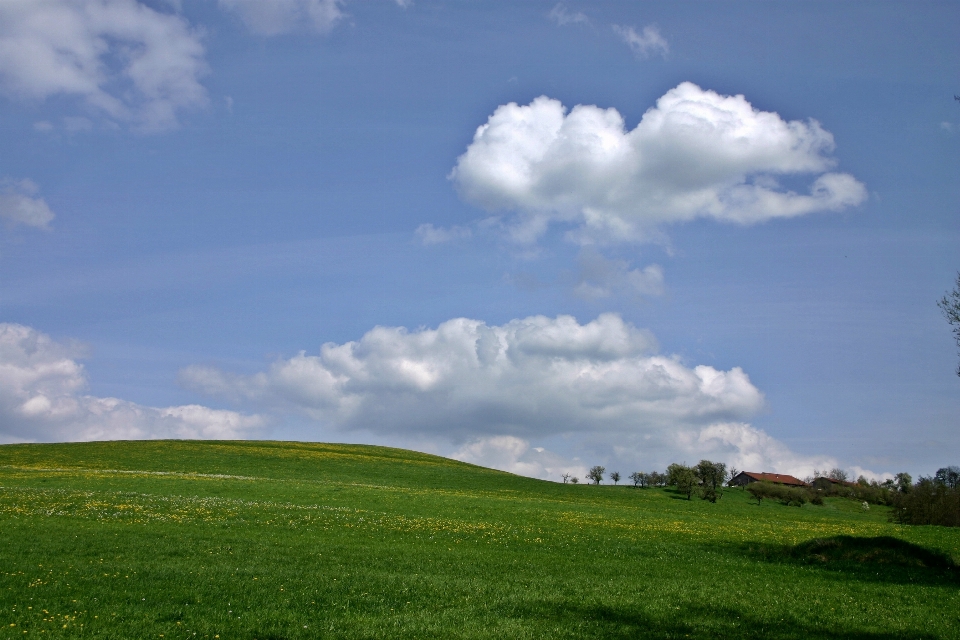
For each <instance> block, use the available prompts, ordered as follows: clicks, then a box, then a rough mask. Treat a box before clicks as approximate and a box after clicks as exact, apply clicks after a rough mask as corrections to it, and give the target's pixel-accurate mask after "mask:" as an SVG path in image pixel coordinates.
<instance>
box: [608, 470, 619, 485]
mask: <svg viewBox="0 0 960 640" xmlns="http://www.w3.org/2000/svg"><path fill="white" fill-rule="evenodd" d="M610 479H611V480H613V484H617V483H618V482H620V472H619V471H611V472H610Z"/></svg>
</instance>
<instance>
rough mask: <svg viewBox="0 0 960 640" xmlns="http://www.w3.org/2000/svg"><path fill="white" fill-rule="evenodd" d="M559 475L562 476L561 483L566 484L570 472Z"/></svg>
mask: <svg viewBox="0 0 960 640" xmlns="http://www.w3.org/2000/svg"><path fill="white" fill-rule="evenodd" d="M560 477H561V478H563V484H567V482H568V481H569V480H570V474H569V473H564V474H563V475H561V476H560Z"/></svg>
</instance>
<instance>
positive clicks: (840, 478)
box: [827, 467, 848, 482]
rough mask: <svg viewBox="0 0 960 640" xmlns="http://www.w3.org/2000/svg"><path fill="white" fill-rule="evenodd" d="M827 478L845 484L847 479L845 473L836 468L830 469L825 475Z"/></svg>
mask: <svg viewBox="0 0 960 640" xmlns="http://www.w3.org/2000/svg"><path fill="white" fill-rule="evenodd" d="M827 477H828V478H830V479H831V480H836V481H837V482H846V481H847V478H848V476H847V472H846V471H844V470H843V469H840V468H838V467H834V468H833V469H830V471H829V472H828V473H827Z"/></svg>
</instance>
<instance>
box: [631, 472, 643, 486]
mask: <svg viewBox="0 0 960 640" xmlns="http://www.w3.org/2000/svg"><path fill="white" fill-rule="evenodd" d="M646 475H647V474H645V473H643V472H642V471H634V472H633V473H631V474H630V475H629V476H628V477H629V478H630V479H631V480H633V486H635V487H642V486H643V485H644V481H645V480H646V479H647V478H646Z"/></svg>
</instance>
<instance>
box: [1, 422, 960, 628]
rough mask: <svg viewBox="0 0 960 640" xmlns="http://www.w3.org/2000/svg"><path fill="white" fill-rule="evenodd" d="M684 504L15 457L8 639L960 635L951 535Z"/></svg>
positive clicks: (367, 478) (374, 454) (340, 466)
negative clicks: (766, 553) (764, 552)
mask: <svg viewBox="0 0 960 640" xmlns="http://www.w3.org/2000/svg"><path fill="white" fill-rule="evenodd" d="M676 497H677V494H675V493H674V492H673V491H672V490H664V489H645V490H641V489H634V488H632V487H624V486H585V485H563V484H558V483H553V482H543V481H539V480H532V479H529V478H523V477H518V476H514V475H511V474H508V473H503V472H500V471H494V470H490V469H484V468H482V467H477V466H474V465H468V464H464V463H460V462H456V461H453V460H448V459H445V458H439V457H436V456H430V455H426V454H421V453H416V452H412V451H403V450H399V449H390V448H386V447H366V446H354V445H332V444H315V443H285V442H181V441H167V442H109V443H83V444H58V445H8V446H0V531H2V533H3V538H2V539H3V544H2V545H0V640H2V639H3V638H6V637H10V638H14V637H16V638H25V637H26V638H29V637H33V636H35V635H42V636H44V637H67V638H118V639H119V638H160V637H164V638H210V639H212V640H217V639H218V638H223V639H224V640H226V639H227V638H249V639H254V638H259V639H264V638H288V639H293V638H304V639H305V638H323V637H330V638H396V637H408V638H491V637H493V638H547V637H549V638H583V637H596V638H604V637H611V638H618V637H623V638H633V637H645V638H676V637H691V638H731V637H749V638H777V639H790V640H793V639H796V640H800V639H801V638H803V639H807V638H831V639H832V638H836V639H839V638H871V639H878V638H908V639H920V638H948V637H958V631H957V630H958V629H960V589H957V584H956V582H955V581H953V580H947V579H945V578H943V577H936V578H935V577H932V576H934V574H936V575H937V576H942V575H945V574H946V573H949V574H951V575H955V574H956V571H955V570H954V569H952V568H951V569H948V568H945V567H946V566H947V565H946V564H945V563H946V562H947V559H951V558H960V531H958V530H956V529H947V528H941V527H905V526H899V525H895V524H891V523H889V522H887V513H886V510H885V509H882V508H875V509H871V510H870V511H868V512H864V511H863V510H862V509H860V506H859V504H855V503H851V502H849V501H846V500H842V499H828V500H827V501H826V505H825V506H823V507H817V506H812V505H804V506H803V507H800V508H795V507H793V508H791V507H785V506H782V505H780V504H778V503H776V502H774V501H764V502H763V504H760V505H757V504H755V501H754V500H752V499H751V498H750V496H749V494H747V493H746V492H744V491H739V490H728V491H726V492H725V493H724V495H723V497H722V498H721V499H720V500H718V501H717V503H716V504H712V503H709V502H706V501H703V500H690V501H688V500H686V499H682V500H678V499H675V498H676ZM752 548H763V549H768V550H771V549H776V550H779V551H778V553H779V556H778V557H779V558H780V559H779V560H777V561H770V560H773V559H776V558H773V557H770V558H766V557H760V556H758V555H757V554H755V553H754V554H752V553H744V552H742V550H744V549H752ZM925 554H926V555H925ZM784 558H786V559H787V560H788V561H783V559H784ZM821 558H825V560H821ZM791 559H792V560H791ZM950 562H954V560H952V559H951V560H950ZM897 563H900V564H897ZM904 563H905V564H904ZM911 563H912V564H911ZM918 563H919V564H918ZM938 563H940V564H938ZM848 566H857V567H860V569H859V570H856V571H854V570H846V569H843V570H831V569H832V568H833V567H848ZM877 567H896V568H897V571H899V572H900V573H895V574H894V573H890V572H889V571H887V572H886V573H885V571H886V570H884V569H880V570H876V568H877ZM881 574H882V575H881ZM878 575H879V576H881V577H880V578H879V579H878V577H877V576H878Z"/></svg>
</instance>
